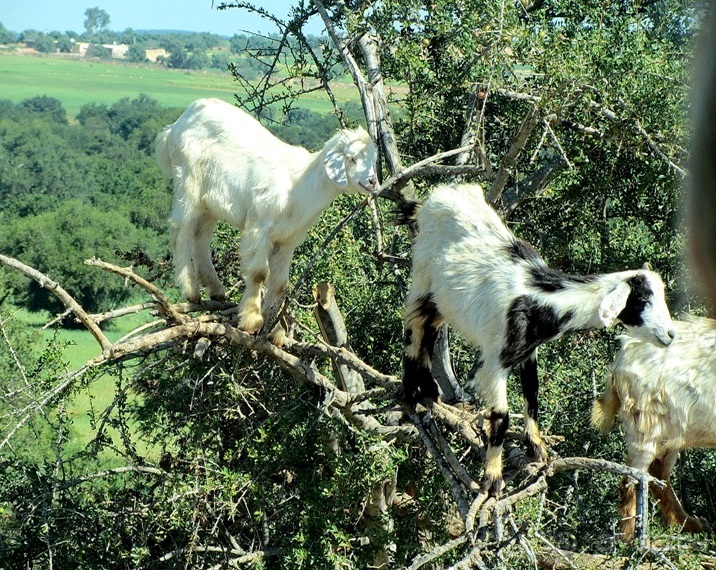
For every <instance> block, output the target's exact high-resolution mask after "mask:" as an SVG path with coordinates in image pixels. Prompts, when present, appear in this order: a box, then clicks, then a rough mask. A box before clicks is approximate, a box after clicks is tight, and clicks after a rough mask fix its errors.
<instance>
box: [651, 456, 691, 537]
mask: <svg viewBox="0 0 716 570" xmlns="http://www.w3.org/2000/svg"><path fill="white" fill-rule="evenodd" d="M677 456H678V452H677V451H668V452H666V453H665V454H664V456H663V457H657V458H656V459H654V461H652V462H651V465H650V466H649V474H650V475H652V476H653V477H656V478H657V479H661V480H662V481H664V482H666V487H664V488H659V487H658V486H656V485H650V488H651V492H652V493H653V494H654V498H655V499H656V500H657V501H658V502H659V508H660V509H661V514H662V515H663V517H664V522H666V524H667V525H668V526H680V527H681V528H683V529H684V531H685V532H703V530H704V526H703V524H701V521H700V520H699V519H697V518H696V517H692V516H691V515H689V514H688V513H687V512H686V511H685V510H684V507H683V506H682V505H681V501H679V498H678V497H677V496H676V493H674V489H673V487H672V486H671V484H670V483H669V477H670V476H671V471H672V470H673V469H674V464H675V463H676V458H677Z"/></svg>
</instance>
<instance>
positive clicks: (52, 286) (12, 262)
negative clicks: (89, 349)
mask: <svg viewBox="0 0 716 570" xmlns="http://www.w3.org/2000/svg"><path fill="white" fill-rule="evenodd" d="M0 263H1V264H3V265H6V266H8V267H12V268H13V269H17V270H18V271H20V272H21V273H22V274H23V275H27V276H28V277H30V278H31V279H33V280H34V281H36V282H37V284H38V285H39V286H40V287H43V288H45V289H47V290H48V291H49V292H50V293H52V294H53V295H55V297H57V298H58V299H59V300H60V301H62V303H63V304H64V305H65V307H67V308H68V309H69V310H71V311H72V312H73V313H74V315H75V316H76V317H77V318H78V319H79V320H80V322H81V323H82V324H83V325H84V326H85V327H86V328H87V330H89V331H90V332H91V333H92V336H93V337H94V338H95V340H96V341H97V342H98V343H99V345H100V347H102V350H107V349H108V348H109V347H110V346H111V345H112V343H111V342H110V341H109V339H108V338H107V337H106V336H104V333H103V332H102V331H101V329H100V328H99V325H97V323H96V322H95V321H94V320H92V318H91V317H90V316H89V315H88V314H87V312H86V311H85V310H84V309H83V308H82V307H81V306H80V304H79V303H78V302H77V301H75V299H74V298H73V297H72V296H71V295H70V294H69V293H68V292H67V291H65V290H64V289H63V288H62V287H60V285H59V284H58V283H56V282H55V281H52V280H51V279H50V278H49V277H47V275H45V274H44V273H40V272H39V271H38V270H37V269H33V268H32V267H29V266H28V265H25V264H24V263H21V262H20V261H18V260H17V259H13V258H12V257H7V256H5V255H2V254H0ZM0 447H2V445H0Z"/></svg>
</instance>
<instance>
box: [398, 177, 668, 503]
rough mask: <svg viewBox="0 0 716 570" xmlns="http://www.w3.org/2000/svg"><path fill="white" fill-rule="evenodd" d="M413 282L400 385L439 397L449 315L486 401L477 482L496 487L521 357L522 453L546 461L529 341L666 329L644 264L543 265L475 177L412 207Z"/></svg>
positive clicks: (414, 397) (417, 396)
mask: <svg viewBox="0 0 716 570" xmlns="http://www.w3.org/2000/svg"><path fill="white" fill-rule="evenodd" d="M417 225H418V228H419V231H418V234H417V236H416V238H415V241H414V244H413V268H412V285H411V288H410V292H409V294H408V298H407V301H406V308H405V314H404V320H405V353H404V359H403V362H404V371H403V385H404V388H405V399H406V402H407V403H408V404H415V403H417V402H421V401H422V402H424V403H429V402H430V401H432V400H437V398H438V396H439V392H438V385H437V383H436V382H435V380H434V379H433V377H432V374H431V358H432V352H433V344H434V341H435V334H436V331H437V329H438V327H439V326H440V325H441V324H442V323H443V322H447V323H449V324H450V325H452V327H454V328H455V329H456V330H457V331H458V332H459V333H460V334H461V335H462V336H463V337H464V338H465V339H466V340H467V341H468V342H470V343H471V344H472V345H473V346H475V347H476V348H477V349H478V351H479V355H480V363H479V364H480V366H479V369H478V370H477V373H476V375H475V377H474V378H473V379H471V380H470V381H469V382H468V384H467V388H468V389H469V390H470V391H472V392H473V393H474V394H476V395H478V396H480V397H481V398H482V399H483V401H484V403H485V405H486V406H487V408H488V410H489V415H488V420H489V421H488V425H489V439H488V446H487V458H486V465H485V475H484V481H483V486H484V490H485V491H486V492H488V493H490V494H491V495H497V494H498V493H499V492H500V490H501V488H502V485H503V483H502V446H503V440H504V437H505V432H506V431H507V427H508V421H509V416H508V407H507V377H508V374H509V371H510V369H511V368H512V366H514V365H515V364H522V372H521V381H522V392H523V394H524V397H525V404H526V405H525V439H526V445H527V451H528V455H529V456H530V457H531V458H532V459H533V460H534V461H537V462H544V461H545V460H546V457H547V450H546V447H545V444H544V441H543V440H542V437H541V435H540V432H539V428H538V424H537V414H538V402H537V393H538V379H537V361H536V349H537V347H538V346H539V345H540V344H542V343H544V342H546V341H549V340H552V339H555V338H559V337H561V336H562V335H564V334H566V333H569V332H572V331H578V330H584V329H597V328H603V327H608V326H611V325H612V324H614V323H615V322H621V323H623V324H624V325H625V326H626V327H627V328H630V329H633V331H634V332H635V333H636V334H640V335H643V336H645V337H648V338H653V339H655V340H656V341H658V342H659V343H661V344H662V345H668V344H670V343H671V342H672V340H673V338H674V330H673V327H672V324H671V316H670V315H669V310H668V308H667V306H666V302H665V299H664V285H663V283H662V281H661V278H660V277H659V276H658V275H657V274H656V273H653V272H651V271H647V270H637V271H624V272H620V273H611V274H605V275H594V276H572V275H566V274H564V273H561V272H559V271H556V270H554V269H550V268H549V267H547V265H546V264H545V263H544V261H543V260H542V259H541V258H540V256H539V255H538V253H537V252H536V251H535V250H534V249H533V248H532V246H530V245H529V244H528V243H527V242H525V241H522V240H519V239H517V238H516V237H515V236H514V235H513V234H512V232H511V231H510V230H508V229H507V227H505V225H504V224H503V223H502V221H501V220H500V218H499V217H498V215H497V213H496V212H495V211H494V210H493V209H492V208H491V207H490V206H489V205H488V204H487V203H486V202H485V198H484V196H483V193H482V189H481V188H480V187H479V186H477V185H455V186H451V185H446V186H440V187H438V188H435V189H434V190H433V192H432V194H431V196H430V197H429V198H428V200H427V201H426V202H425V204H424V205H423V206H422V208H420V209H419V211H418V214H417Z"/></svg>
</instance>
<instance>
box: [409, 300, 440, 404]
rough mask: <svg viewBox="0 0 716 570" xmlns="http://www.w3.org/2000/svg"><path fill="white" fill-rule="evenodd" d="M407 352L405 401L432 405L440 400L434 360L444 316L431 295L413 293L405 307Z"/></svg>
mask: <svg viewBox="0 0 716 570" xmlns="http://www.w3.org/2000/svg"><path fill="white" fill-rule="evenodd" d="M404 318H405V348H404V352H403V388H404V390H405V393H404V399H405V402H406V403H407V404H408V405H415V404H417V403H418V402H421V403H423V404H426V405H427V404H428V403H429V402H435V401H437V400H438V397H439V396H440V391H439V389H438V384H437V382H436V381H435V379H434V378H433V375H432V358H433V353H434V349H435V339H436V337H437V330H438V327H439V326H440V325H441V324H442V321H443V319H442V315H441V314H440V313H439V312H438V309H437V306H436V305H435V302H434V301H433V299H432V296H431V295H430V294H429V293H425V294H421V295H417V294H414V292H413V291H411V294H410V296H409V297H408V301H407V303H406V306H405V317H404Z"/></svg>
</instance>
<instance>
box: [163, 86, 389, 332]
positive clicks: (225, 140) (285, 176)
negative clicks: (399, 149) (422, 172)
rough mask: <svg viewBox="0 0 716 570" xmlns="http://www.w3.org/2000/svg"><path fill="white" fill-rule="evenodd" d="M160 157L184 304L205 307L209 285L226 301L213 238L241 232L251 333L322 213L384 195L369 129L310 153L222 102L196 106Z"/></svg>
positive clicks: (167, 136)
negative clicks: (336, 204)
mask: <svg viewBox="0 0 716 570" xmlns="http://www.w3.org/2000/svg"><path fill="white" fill-rule="evenodd" d="M156 152H157V160H158V162H159V165H160V167H161V168H162V170H163V171H164V172H165V173H167V174H169V175H171V176H173V178H174V204H173V207H172V214H171V219H172V222H173V225H174V228H173V229H174V234H173V239H172V251H173V254H174V265H175V270H176V279H177V282H178V284H179V286H180V287H181V290H182V293H183V295H184V296H185V297H186V298H187V299H188V300H189V301H191V302H198V301H199V300H200V298H201V297H200V286H201V285H204V286H205V287H206V288H207V291H208V294H209V297H210V298H211V299H215V300H224V298H225V290H224V287H223V285H222V284H221V282H220V281H219V278H218V277H217V275H216V270H215V269H214V265H213V264H212V261H211V239H212V235H213V233H214V226H215V225H216V222H217V221H218V220H224V221H227V222H229V223H231V224H233V225H235V226H237V227H238V228H239V229H240V230H242V233H241V246H240V254H241V264H242V270H243V273H244V274H245V278H246V288H245V291H244V294H243V297H242V299H241V304H240V306H239V323H238V325H239V328H241V329H242V330H244V331H247V332H250V333H254V332H258V331H259V330H260V329H261V327H262V325H263V322H264V317H265V316H266V314H267V313H268V312H269V311H270V310H271V307H272V305H273V304H274V303H275V302H276V301H277V299H279V298H280V296H281V293H282V291H283V289H284V287H285V286H286V283H288V278H289V270H290V264H291V258H292V256H293V252H294V250H295V248H296V247H297V246H298V245H300V244H301V243H302V242H303V240H304V239H305V237H306V233H307V231H308V229H309V228H310V227H311V226H312V225H313V224H314V223H315V222H316V220H317V219H318V216H319V215H320V213H321V212H322V211H323V210H324V209H325V208H326V207H327V206H328V205H329V204H330V203H331V202H332V201H333V200H334V199H335V198H336V197H337V196H338V195H339V194H340V193H342V192H347V193H353V192H357V191H361V192H366V193H369V194H375V193H377V191H378V178H377V176H376V157H377V151H376V148H375V145H374V144H373V141H372V140H371V139H370V136H369V135H368V133H366V131H365V130H363V129H362V128H358V129H357V130H353V131H351V130H342V131H340V132H338V133H337V134H336V135H335V136H334V137H333V138H331V139H330V140H329V141H328V142H327V143H326V144H325V146H324V147H323V150H322V151H321V152H317V153H309V152H308V151H307V150H306V149H304V148H301V147H296V146H291V145H289V144H286V143H284V142H282V141H281V140H279V139H277V138H276V137H274V136H273V135H272V134H271V133H270V132H269V131H268V130H266V128H265V127H263V126H262V125H261V124H260V123H259V122H258V121H256V120H255V119H254V118H252V117H251V116H249V115H248V114H246V113H245V112H244V111H242V110H240V109H239V108H237V107H235V106H233V105H230V104H229V103H226V102H224V101H221V100H219V99H200V100H198V101H195V102H193V103H192V104H191V105H189V107H187V109H186V111H184V113H183V114H182V115H181V117H179V119H177V121H176V122H175V123H174V124H173V125H170V126H168V127H166V128H165V129H164V130H163V131H162V132H161V133H160V134H159V135H158V137H157V140H156ZM264 282H266V298H265V299H264V313H263V315H262V312H261V288H262V285H263V283H264Z"/></svg>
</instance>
